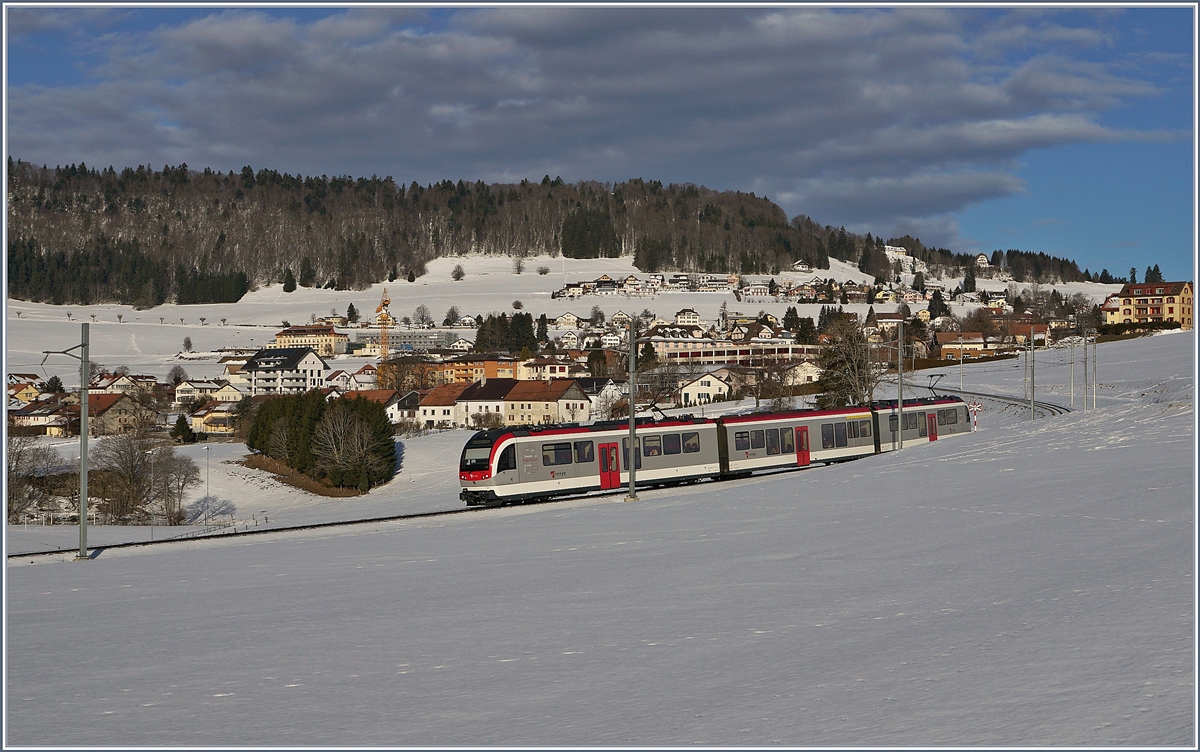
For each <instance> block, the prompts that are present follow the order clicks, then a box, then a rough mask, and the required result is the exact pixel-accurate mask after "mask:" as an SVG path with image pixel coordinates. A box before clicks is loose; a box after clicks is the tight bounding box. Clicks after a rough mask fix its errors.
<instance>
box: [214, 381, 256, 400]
mask: <svg viewBox="0 0 1200 752" xmlns="http://www.w3.org/2000/svg"><path fill="white" fill-rule="evenodd" d="M209 396H210V397H212V399H213V401H215V402H241V401H242V398H244V397H246V396H248V394H247V393H246V392H243V391H242V390H241V389H238V388H237V387H236V386H234V385H233V384H224V385H223V386H222V387H221V388H220V389H218V390H217V391H215V392H213V393H212V394H211V395H209Z"/></svg>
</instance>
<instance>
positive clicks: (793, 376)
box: [783, 360, 824, 386]
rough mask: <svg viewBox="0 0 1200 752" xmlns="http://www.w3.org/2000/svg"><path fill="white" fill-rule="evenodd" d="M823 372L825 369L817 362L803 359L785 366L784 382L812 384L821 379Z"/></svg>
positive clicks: (793, 384) (795, 384)
mask: <svg viewBox="0 0 1200 752" xmlns="http://www.w3.org/2000/svg"><path fill="white" fill-rule="evenodd" d="M822 373H824V371H822V370H821V367H820V366H818V365H817V364H816V363H813V362H812V361H811V360H803V361H800V362H799V363H793V364H791V365H785V366H784V367H783V383H784V384H787V385H788V386H803V385H804V384H812V383H815V382H817V381H820V380H821V374H822Z"/></svg>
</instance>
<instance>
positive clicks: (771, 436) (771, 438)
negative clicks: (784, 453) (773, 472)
mask: <svg viewBox="0 0 1200 752" xmlns="http://www.w3.org/2000/svg"><path fill="white" fill-rule="evenodd" d="M785 430H786V429H785ZM767 454H779V429H778V428H768V429H767Z"/></svg>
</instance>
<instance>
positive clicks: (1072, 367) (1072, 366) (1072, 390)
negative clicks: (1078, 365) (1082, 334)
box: [1071, 345, 1075, 407]
mask: <svg viewBox="0 0 1200 752" xmlns="http://www.w3.org/2000/svg"><path fill="white" fill-rule="evenodd" d="M1071 407H1075V345H1071Z"/></svg>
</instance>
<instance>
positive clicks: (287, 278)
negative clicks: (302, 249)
mask: <svg viewBox="0 0 1200 752" xmlns="http://www.w3.org/2000/svg"><path fill="white" fill-rule="evenodd" d="M295 290H296V278H295V277H293V276H292V270H291V269H284V270H283V291H284V292H294V291H295Z"/></svg>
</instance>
